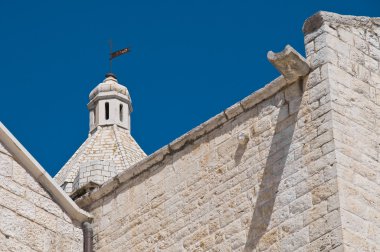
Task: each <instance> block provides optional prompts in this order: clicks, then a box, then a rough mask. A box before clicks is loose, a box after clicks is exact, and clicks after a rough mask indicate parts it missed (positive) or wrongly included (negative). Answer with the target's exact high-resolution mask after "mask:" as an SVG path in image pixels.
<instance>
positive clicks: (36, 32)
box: [0, 0, 380, 175]
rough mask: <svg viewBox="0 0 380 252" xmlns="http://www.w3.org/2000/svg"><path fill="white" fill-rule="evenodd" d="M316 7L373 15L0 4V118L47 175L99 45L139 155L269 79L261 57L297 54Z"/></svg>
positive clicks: (237, 5)
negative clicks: (128, 111)
mask: <svg viewBox="0 0 380 252" xmlns="http://www.w3.org/2000/svg"><path fill="white" fill-rule="evenodd" d="M318 10H326V11H333V12H337V13H340V14H352V15H366V16H380V2H379V0H361V1H357V0H355V1H354V0H346V1H327V0H324V1H304V0H303V1H291V0H288V1H279V0H276V1H252V0H250V1H248V0H247V1H238V0H235V1H225V0H216V1H207V0H202V1H198V0H193V1H174V0H173V1H165V0H163V1H144V0H143V1H121V0H120V1H93V0H91V1H90V0H87V1H73V0H71V1H1V2H0V29H1V30H0V32H1V33H0V34H1V39H0V50H1V53H0V55H1V57H0V73H1V79H0V87H1V89H0V90H1V91H0V95H1V96H0V121H2V122H3V123H4V124H5V126H6V127H7V128H8V129H9V130H10V131H11V132H12V133H13V134H14V135H15V136H16V137H17V138H18V139H19V141H20V142H21V143H22V144H23V145H24V146H25V147H26V148H27V149H28V151H29V152H31V153H32V155H33V156H34V157H35V158H36V159H37V160H38V161H39V162H40V163H41V164H42V166H44V168H45V169H46V170H47V171H48V172H49V173H50V174H51V175H54V174H55V173H56V172H57V171H58V170H59V169H60V168H61V167H62V166H63V164H64V163H65V162H66V161H67V160H68V159H69V158H70V156H71V155H72V154H73V153H74V152H75V150H76V149H77V148H78V147H79V146H80V144H81V143H82V142H83V141H84V140H85V139H86V137H87V135H88V112H87V108H86V104H87V102H88V94H89V92H90V91H91V90H92V88H94V87H95V86H96V85H97V84H98V83H100V82H101V81H102V80H103V79H104V74H105V73H106V72H107V71H108V61H107V59H108V50H109V49H108V40H109V39H110V38H112V40H113V41H114V42H113V43H114V49H121V48H123V47H126V46H131V47H132V49H133V52H132V53H131V54H128V55H125V56H121V57H119V58H117V59H115V61H114V71H113V72H115V73H116V74H117V76H118V79H119V82H121V83H123V84H125V85H126V86H127V87H128V89H129V91H130V93H131V96H132V101H133V105H134V112H133V113H132V135H133V136H134V137H135V139H136V140H137V142H138V143H139V144H140V145H141V147H142V148H143V149H144V150H145V152H147V153H148V154H150V153H152V152H154V151H155V150H157V149H158V148H160V147H162V146H163V145H165V144H168V143H169V142H171V141H172V140H174V139H175V138H177V137H179V136H181V135H182V134H184V133H185V132H187V131H189V130H191V129H192V128H194V127H195V126H197V125H199V124H200V123H202V122H204V121H206V120H207V119H209V118H210V117H212V116H214V115H215V114H217V113H219V112H221V111H222V110H224V109H225V108H227V107H229V106H231V105H232V104H234V103H235V102H237V101H239V100H241V99H242V98H244V97H245V96H247V95H249V94H250V93H252V92H253V91H255V90H257V89H259V88H260V87H262V86H263V85H265V84H266V83H268V82H269V81H271V80H272V79H274V78H276V77H277V76H278V75H279V74H278V73H277V72H276V70H275V69H274V68H273V67H272V66H271V65H270V63H269V62H267V59H266V53H267V51H269V50H274V51H280V50H282V49H283V47H284V46H285V45H286V44H291V45H292V46H293V47H294V48H296V49H297V50H298V51H299V52H301V53H302V54H304V46H303V34H302V31H301V28H302V24H303V22H304V20H305V19H306V18H307V17H309V16H311V15H312V14H313V13H315V12H317V11H318Z"/></svg>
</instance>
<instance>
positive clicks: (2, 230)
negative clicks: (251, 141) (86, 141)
mask: <svg viewBox="0 0 380 252" xmlns="http://www.w3.org/2000/svg"><path fill="white" fill-rule="evenodd" d="M0 171H2V172H1V173H0V250H1V251H80V250H81V249H82V230H81V228H80V227H78V226H76V224H74V223H73V222H72V221H71V220H70V219H68V218H65V217H64V216H65V215H66V214H65V213H64V211H63V210H62V209H61V208H60V206H59V205H58V204H57V203H56V202H55V201H54V200H53V199H52V198H51V197H50V196H49V194H48V193H47V192H46V191H45V189H44V188H43V187H42V186H41V185H40V184H39V183H38V182H36V181H34V183H31V182H30V181H31V180H34V179H33V178H32V177H31V176H30V175H29V174H28V172H27V171H26V170H25V169H24V168H23V167H22V166H21V165H20V164H18V163H17V161H15V160H14V159H13V157H12V156H10V155H8V154H4V153H2V152H0ZM41 192H42V193H41ZM61 228H65V229H67V232H63V231H62V230H61Z"/></svg>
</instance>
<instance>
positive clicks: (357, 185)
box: [306, 13, 380, 251]
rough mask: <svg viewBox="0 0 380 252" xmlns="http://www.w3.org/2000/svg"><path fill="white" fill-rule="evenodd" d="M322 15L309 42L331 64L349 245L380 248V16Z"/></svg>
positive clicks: (342, 212)
mask: <svg viewBox="0 0 380 252" xmlns="http://www.w3.org/2000/svg"><path fill="white" fill-rule="evenodd" d="M319 17H320V18H321V19H323V20H325V21H324V25H322V27H321V28H319V29H317V30H315V31H313V32H312V33H310V34H309V35H307V36H306V43H307V48H309V51H308V53H309V56H310V57H312V58H317V57H315V56H316V55H321V54H323V55H324V59H325V62H326V63H327V64H325V65H324V66H323V67H322V68H321V69H320V70H321V72H324V73H327V75H328V76H329V79H328V81H329V86H330V93H331V100H332V110H333V133H334V145H335V149H336V151H335V153H336V159H337V166H336V167H337V174H338V190H339V199H340V206H341V207H340V216H341V222H342V232H343V243H344V249H345V251H380V160H379V158H380V155H379V154H380V153H379V148H380V135H379V133H380V99H379V98H380V65H379V64H380V42H379V37H380V19H370V18H367V17H352V16H339V15H335V14H331V13H329V14H328V13H325V14H322V15H320V16H319ZM313 55H314V56H313Z"/></svg>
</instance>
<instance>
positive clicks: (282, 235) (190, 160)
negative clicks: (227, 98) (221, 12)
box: [82, 13, 380, 251]
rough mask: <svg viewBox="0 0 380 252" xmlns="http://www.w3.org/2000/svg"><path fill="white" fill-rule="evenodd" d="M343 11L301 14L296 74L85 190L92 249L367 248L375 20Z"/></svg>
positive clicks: (372, 187)
mask: <svg viewBox="0 0 380 252" xmlns="http://www.w3.org/2000/svg"><path fill="white" fill-rule="evenodd" d="M351 18H352V17H342V16H337V15H335V14H329V13H319V14H317V15H316V16H315V17H313V18H311V19H310V20H308V21H307V22H306V24H305V27H304V31H305V33H306V36H305V43H306V47H307V59H306V61H303V60H302V58H301V61H299V62H301V63H300V64H301V67H300V68H299V69H298V68H297V67H295V68H294V67H293V68H291V67H289V66H287V67H289V69H293V70H294V69H298V70H300V69H301V71H300V72H298V73H297V72H296V74H294V75H293V77H292V76H291V75H289V76H290V77H289V76H288V78H286V75H287V73H286V71H284V73H283V74H284V76H285V77H280V78H278V79H276V80H275V81H273V82H271V83H270V84H268V85H267V86H265V87H264V88H262V89H260V90H258V91H257V92H255V93H254V94H252V95H250V96H249V97H247V98H245V99H243V100H242V101H241V102H239V103H237V104H235V105H234V106H232V107H230V108H228V109H227V110H225V111H224V113H221V114H219V115H217V116H216V117H214V118H212V119H211V120H210V121H209V122H206V123H205V124H202V125H201V126H199V127H198V128H196V129H195V130H193V131H190V132H189V133H187V134H186V135H184V136H182V137H180V138H179V139H177V140H175V141H174V142H173V143H171V144H169V148H166V147H165V148H166V149H163V150H160V151H158V152H157V153H156V154H155V156H159V158H157V161H155V159H156V158H155V157H152V158H151V159H149V158H148V159H147V161H146V163H145V162H140V163H139V164H136V165H135V166H133V167H131V169H130V170H129V171H126V172H124V173H122V174H120V175H119V176H118V179H117V180H113V181H110V182H109V185H108V184H106V185H108V187H107V188H103V189H102V188H100V189H99V190H98V191H96V192H93V193H92V194H90V195H89V196H88V197H84V198H83V199H82V200H83V201H82V203H83V205H85V206H86V207H87V208H89V209H90V210H91V211H92V212H93V213H94V215H95V216H96V218H95V230H96V234H97V236H96V237H97V239H96V247H97V249H98V250H99V251H108V250H119V251H122V250H131V251H149V250H154V249H155V248H160V249H163V250H165V249H167V250H170V251H183V250H189V251H198V250H200V251H204V250H211V251H213V250H214V251H218V250H220V251H262V250H268V251H269V250H272V251H343V250H344V251H346V250H347V251H349V249H353V250H356V251H358V250H359V251H366V250H369V249H370V248H371V249H375V250H376V248H378V247H379V244H378V241H379V239H378V237H379V236H378V235H376V232H378V230H379V228H378V224H377V223H380V221H379V220H380V217H379V216H380V214H379V213H380V211H379V209H380V200H379V198H378V195H379V194H378V193H376V191H378V190H377V187H378V181H379V179H378V177H380V176H378V161H377V158H378V144H379V140H378V137H377V134H378V132H379V131H378V130H377V129H378V128H380V127H379V125H377V122H378V121H380V120H378V119H380V118H378V117H379V116H380V110H379V108H378V107H377V106H378V105H377V103H378V100H380V99H376V94H377V93H378V92H377V88H378V87H379V85H380V82H379V81H378V79H379V78H377V75H378V73H377V72H379V70H378V68H379V65H378V64H379V61H378V57H377V56H376V55H377V51H376V50H378V38H376V36H373V35H366V34H374V33H375V32H374V31H373V30H371V29H372V28H374V27H375V26H377V23H376V22H374V20H373V19H367V18H361V17H358V18H353V20H354V21H351V20H350V19H351ZM367 21H368V22H369V23H368V22H367ZM365 22H367V23H365ZM361 26H362V28H360V27H361ZM359 28H360V29H361V30H360V31H359V30H357V31H356V30H355V29H359ZM368 36H369V37H368ZM369 48H376V49H371V50H372V54H370V53H369V52H370V49H369ZM272 56H273V57H272ZM270 57H272V58H273V59H274V58H276V57H275V56H274V55H271V56H270ZM370 58H371V59H370ZM299 59H300V58H298V60H299ZM275 60H276V59H275ZM306 62H309V63H310V65H311V68H312V71H311V72H310V74H308V75H307V73H308V66H307V64H306ZM293 63H294V62H293ZM285 65H286V64H285ZM296 65H297V64H296ZM303 67H304V68H303ZM280 68H281V67H280ZM289 69H288V70H289ZM302 69H303V70H302ZM298 70H297V71H298ZM305 74H306V76H304V75H305ZM300 76H304V78H302V79H303V80H302V82H301V81H295V80H296V79H298V78H299V77H300ZM371 76H372V77H371ZM240 135H244V136H247V137H248V138H247V139H246V140H247V141H241V142H240V143H239V141H238V139H239V136H240ZM363 150H366V151H365V153H363ZM161 152H162V153H161ZM148 160H150V161H149V162H148ZM379 189H380V188H379ZM374 223H376V224H374ZM347 237H350V238H347ZM113 241H116V242H113Z"/></svg>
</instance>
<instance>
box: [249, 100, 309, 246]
mask: <svg viewBox="0 0 380 252" xmlns="http://www.w3.org/2000/svg"><path fill="white" fill-rule="evenodd" d="M301 101H302V99H299V102H298V103H297V104H296V111H297V112H296V113H295V114H292V115H290V116H288V117H287V118H285V119H284V120H282V121H277V123H276V128H275V132H274V136H273V138H272V143H271V146H270V150H269V155H268V158H267V161H266V164H265V168H264V173H263V177H262V181H261V184H260V188H259V192H258V196H257V199H256V204H255V209H254V212H253V216H252V219H251V225H250V227H249V231H248V235H247V242H246V244H245V247H244V251H245V252H250V251H253V250H254V249H255V248H256V247H257V245H258V243H259V241H260V239H261V237H262V236H263V235H264V234H265V233H267V231H268V230H267V228H268V226H269V222H270V220H271V216H272V213H273V207H274V203H275V200H276V196H277V193H278V186H279V184H280V181H281V177H282V174H283V171H284V168H285V164H286V160H287V158H288V154H289V148H290V145H291V143H292V138H293V133H294V129H295V126H296V118H297V114H298V111H299V107H300V104H301ZM284 109H285V107H284V106H283V107H281V108H280V112H279V114H282V112H286V111H282V110H284ZM290 117H294V118H295V119H294V120H293V121H292V122H291V123H290V124H289V125H288V126H287V127H285V128H284V123H287V121H288V120H289V119H290ZM285 129H287V130H286V134H284V133H283V131H284V130H285ZM279 145H281V146H283V147H282V148H281V149H279ZM279 151H281V152H283V155H282V156H281V158H280V159H278V160H273V157H274V156H276V155H275V154H276V153H277V152H279Z"/></svg>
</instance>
